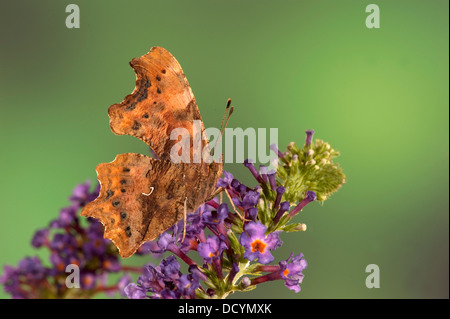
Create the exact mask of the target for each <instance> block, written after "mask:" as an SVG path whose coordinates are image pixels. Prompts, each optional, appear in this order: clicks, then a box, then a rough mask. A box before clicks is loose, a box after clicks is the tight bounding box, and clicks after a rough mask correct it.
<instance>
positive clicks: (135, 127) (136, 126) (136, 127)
mask: <svg viewBox="0 0 450 319" xmlns="http://www.w3.org/2000/svg"><path fill="white" fill-rule="evenodd" d="M140 127H141V123H139V122H138V121H136V120H134V124H133V127H132V129H133V130H135V131H137V130H138V129H139V128H140Z"/></svg>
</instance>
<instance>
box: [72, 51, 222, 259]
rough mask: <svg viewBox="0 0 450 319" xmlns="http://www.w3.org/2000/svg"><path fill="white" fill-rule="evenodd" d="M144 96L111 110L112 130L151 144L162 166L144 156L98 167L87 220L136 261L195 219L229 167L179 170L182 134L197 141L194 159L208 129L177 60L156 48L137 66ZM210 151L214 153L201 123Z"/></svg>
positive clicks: (201, 165)
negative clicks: (175, 154) (143, 249)
mask: <svg viewBox="0 0 450 319" xmlns="http://www.w3.org/2000/svg"><path fill="white" fill-rule="evenodd" d="M130 65H131V66H132V67H133V68H134V70H135V72H136V77H137V79H136V88H135V89H134V91H133V92H132V93H131V94H130V95H128V96H126V97H125V99H124V100H123V101H122V102H121V103H119V104H113V105H111V106H110V108H109V111H108V114H109V117H110V126H111V130H112V131H113V132H114V133H115V134H118V135H122V134H128V135H132V136H136V137H138V138H140V139H141V140H143V141H144V142H146V143H147V144H148V145H149V146H150V147H151V148H152V150H153V151H154V153H155V154H156V156H157V157H158V159H155V158H151V157H148V156H145V155H142V154H135V153H126V154H120V155H117V157H116V159H115V160H114V161H113V162H111V163H103V164H100V165H98V167H97V178H98V180H99V182H100V184H101V190H100V194H99V197H98V198H97V199H96V200H94V201H93V202H91V203H89V204H87V205H86V206H85V207H84V209H83V211H82V213H81V214H82V215H83V216H90V217H94V218H97V219H99V220H100V221H101V222H102V223H103V225H104V226H105V238H109V239H111V240H112V241H113V243H114V244H115V245H116V246H117V247H118V248H119V252H120V254H121V256H122V257H129V256H131V255H133V254H134V252H135V251H136V250H137V249H138V248H139V246H140V245H142V244H143V243H145V242H147V241H150V240H153V239H155V238H156V237H157V236H159V235H160V234H161V233H162V232H164V231H165V230H167V229H168V228H170V227H171V226H172V225H174V224H175V223H177V222H178V221H179V220H180V219H182V218H183V216H184V207H185V202H186V208H187V211H188V212H192V211H194V210H195V209H197V208H198V207H199V206H200V205H201V204H203V203H204V202H205V200H207V199H209V197H210V195H211V194H212V193H213V192H214V190H215V188H216V183H217V180H218V179H219V177H220V176H221V174H222V168H223V165H222V163H215V162H212V163H207V162H205V161H203V160H202V161H201V162H200V163H193V162H192V161H191V162H190V163H174V162H172V161H171V160H170V151H171V149H172V147H173V145H175V143H177V140H172V139H170V133H171V131H172V130H174V129H175V128H184V129H186V130H187V132H189V134H190V137H191V139H190V143H191V148H190V150H191V159H192V158H193V153H192V150H193V147H192V144H193V140H194V138H193V134H194V128H193V121H194V120H199V121H201V117H200V112H199V110H198V107H197V103H196V101H195V98H194V96H193V94H192V90H191V88H190V86H189V84H188V82H187V80H186V77H185V75H184V73H183V71H182V69H181V67H180V65H179V64H178V62H177V61H176V59H175V58H174V57H173V56H172V55H171V54H170V53H169V52H168V51H167V50H165V49H163V48H160V47H155V48H152V49H151V50H150V52H149V53H147V54H146V55H144V56H142V57H140V58H137V59H133V60H132V61H131V63H130ZM201 123H202V124H201V132H200V134H202V137H203V139H202V140H201V143H202V149H205V148H206V150H209V148H208V140H207V139H206V138H205V137H204V130H205V129H204V126H203V122H201Z"/></svg>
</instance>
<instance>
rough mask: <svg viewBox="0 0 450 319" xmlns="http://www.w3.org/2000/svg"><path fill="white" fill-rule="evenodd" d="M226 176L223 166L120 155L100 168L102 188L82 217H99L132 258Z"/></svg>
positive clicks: (118, 244) (122, 249) (109, 234)
mask: <svg viewBox="0 0 450 319" xmlns="http://www.w3.org/2000/svg"><path fill="white" fill-rule="evenodd" d="M221 174H222V166H221V165H219V164H215V163H213V164H210V165H208V164H183V163H179V164H174V163H172V162H170V161H161V160H156V159H153V158H150V157H147V156H145V155H141V154H134V153H127V154H121V155H118V156H117V157H116V159H115V160H114V161H113V162H111V163H103V164H100V165H98V167H97V175H98V176H97V178H98V180H99V181H100V184H101V186H102V187H101V191H100V194H99V196H98V198H97V199H96V200H94V201H93V202H91V203H89V204H87V205H86V207H85V208H84V209H83V211H82V215H83V216H90V217H94V218H97V219H99V220H100V221H101V222H102V224H103V225H104V226H105V238H109V239H111V240H112V241H113V243H114V244H115V245H116V246H117V247H118V248H119V252H120V254H121V256H122V257H129V256H131V255H132V254H134V252H135V251H136V250H137V249H138V248H139V246H141V245H142V244H143V243H144V242H147V241H150V240H153V239H155V238H156V237H157V236H159V235H160V234H161V233H162V232H164V231H165V230H167V229H168V228H170V227H171V226H172V225H174V224H175V223H177V222H178V221H179V220H180V219H181V218H183V214H184V201H185V200H186V204H187V205H186V206H187V209H188V212H191V211H193V210H195V209H196V208H197V207H198V206H199V205H201V204H202V203H203V202H204V201H205V200H206V199H207V197H208V196H209V195H210V194H211V193H212V192H213V191H214V189H215V184H216V181H217V179H218V178H219V176H220V175H221Z"/></svg>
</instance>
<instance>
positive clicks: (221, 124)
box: [220, 99, 231, 131]
mask: <svg viewBox="0 0 450 319" xmlns="http://www.w3.org/2000/svg"><path fill="white" fill-rule="evenodd" d="M230 105H231V99H228V101H227V107H226V108H225V112H224V113H223V117H222V123H220V131H222V127H223V122H225V117H226V116H227V113H228V109H229V108H230Z"/></svg>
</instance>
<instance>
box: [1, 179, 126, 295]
mask: <svg viewBox="0 0 450 319" xmlns="http://www.w3.org/2000/svg"><path fill="white" fill-rule="evenodd" d="M90 188H91V185H90V183H89V182H86V183H84V184H80V185H78V186H77V187H75V189H74V191H73V194H72V196H71V197H70V206H68V207H65V208H63V209H61V211H60V213H59V216H58V218H57V219H55V220H52V221H51V222H50V224H49V226H48V227H47V228H43V229H39V230H38V231H36V233H35V234H34V236H33V238H32V240H31V244H32V246H33V247H35V248H40V247H45V248H47V249H48V250H49V252H50V257H49V263H50V266H44V265H43V263H42V261H41V259H40V258H39V257H36V256H34V257H26V258H24V259H22V260H20V261H19V263H18V266H17V267H11V266H5V267H4V272H3V274H2V276H1V277H0V283H1V284H3V286H4V290H5V291H6V292H7V293H9V294H11V296H12V297H13V298H67V297H89V296H91V295H93V294H95V293H97V292H114V291H117V290H118V289H119V287H122V288H124V286H126V285H127V284H128V283H129V282H130V280H131V278H130V277H129V276H128V275H125V276H123V277H122V278H121V279H120V280H119V282H118V283H117V284H116V285H114V286H107V281H108V280H107V279H108V274H109V273H116V272H119V271H121V270H122V266H121V264H120V259H119V255H118V253H117V249H116V248H115V247H114V245H113V244H112V243H111V242H110V241H109V240H107V239H104V238H103V225H102V224H101V223H99V222H98V221H96V220H95V219H88V221H87V222H84V223H82V222H81V221H80V220H79V218H78V213H79V211H80V209H81V208H82V207H83V206H84V205H86V203H88V202H90V201H92V200H93V199H95V198H96V197H97V196H98V192H99V187H98V186H97V187H96V188H95V189H94V190H93V191H90ZM83 221H84V220H83ZM68 265H74V266H76V267H78V269H79V286H80V288H81V289H73V288H69V287H67V284H66V278H67V277H68V275H69V274H70V273H71V272H70V271H69V272H66V267H67V266H68Z"/></svg>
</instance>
